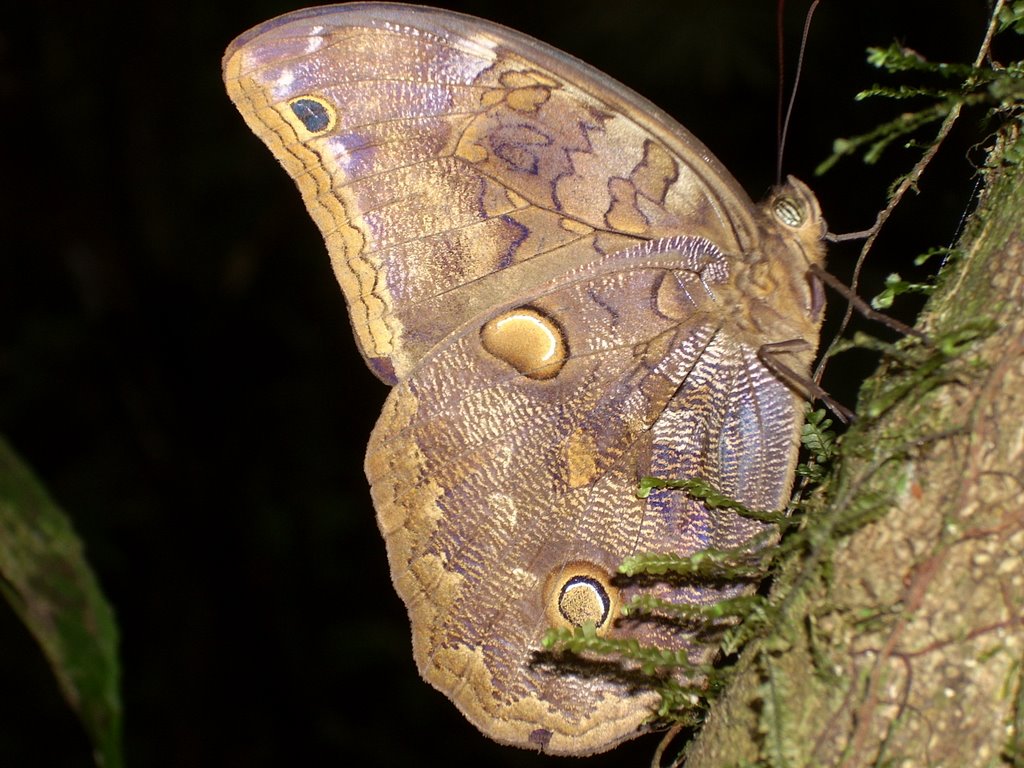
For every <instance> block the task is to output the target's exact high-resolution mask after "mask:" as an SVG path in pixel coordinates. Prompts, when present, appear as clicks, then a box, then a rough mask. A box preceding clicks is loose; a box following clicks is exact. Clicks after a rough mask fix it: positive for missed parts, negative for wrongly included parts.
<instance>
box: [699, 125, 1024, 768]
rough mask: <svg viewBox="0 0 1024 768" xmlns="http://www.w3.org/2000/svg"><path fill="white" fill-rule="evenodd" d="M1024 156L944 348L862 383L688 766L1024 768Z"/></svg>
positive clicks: (1015, 146) (946, 275)
mask: <svg viewBox="0 0 1024 768" xmlns="http://www.w3.org/2000/svg"><path fill="white" fill-rule="evenodd" d="M1021 146H1022V140H1021V137H1020V135H1019V133H1018V127H1017V125H1016V124H1013V125H1011V127H1010V128H1009V129H1007V130H1006V131H1005V132H1004V134H1003V136H1002V137H1001V140H1000V142H999V146H998V147H997V148H996V150H995V151H994V152H993V155H992V162H991V164H990V165H989V167H988V168H987V169H986V170H985V171H984V173H985V180H986V182H987V183H986V191H985V193H984V194H983V197H982V199H981V200H980V202H979V207H978V210H977V212H976V213H975V214H974V216H973V217H972V219H971V221H970V223H969V224H968V227H967V229H966V231H965V233H964V235H963V237H962V239H961V243H960V248H959V250H960V253H959V256H958V257H957V258H956V259H955V260H953V261H952V262H951V263H950V264H949V265H948V266H947V267H946V268H945V269H944V270H943V273H942V275H941V276H940V279H939V286H938V289H937V291H936V292H935V294H934V295H933V296H932V298H931V299H930V301H929V303H928V305H927V306H926V308H925V311H924V312H923V314H922V316H921V318H920V319H919V323H918V327H919V328H920V329H921V330H923V331H925V332H926V333H928V334H929V336H930V337H931V338H932V339H935V340H936V341H937V342H938V344H937V346H938V348H927V347H924V346H922V345H920V344H918V343H916V342H909V343H907V344H905V345H900V353H899V354H900V355H901V360H900V361H897V360H896V359H895V357H890V358H889V359H888V361H887V362H885V363H883V365H882V366H881V368H880V369H879V371H878V372H877V373H876V374H875V375H874V376H873V377H872V378H871V379H870V380H869V381H868V382H867V383H866V384H865V386H864V387H863V389H862V392H861V397H860V404H859V407H858V412H859V413H860V414H861V420H860V421H859V422H858V423H857V424H855V425H854V426H853V428H851V430H850V431H849V432H848V433H847V435H846V436H845V437H844V438H843V441H842V451H841V460H840V461H841V464H840V465H839V466H838V467H837V468H836V471H835V473H834V475H833V479H832V481H831V483H830V484H829V486H828V487H827V488H824V489H822V493H819V494H818V496H817V497H816V499H815V504H814V505H812V506H813V508H812V509H811V511H810V512H809V513H808V515H807V518H806V520H805V528H804V534H805V535H806V541H807V546H806V547H804V548H803V549H802V551H800V552H799V553H797V554H796V555H794V556H793V557H791V558H790V559H789V560H788V561H787V562H785V563H784V564H783V566H782V568H781V570H780V577H779V579H778V581H777V583H776V585H775V587H774V589H773V592H772V602H773V604H774V605H775V606H776V607H777V608H778V620H777V622H776V623H775V624H774V628H773V630H772V631H771V633H770V635H769V636H767V637H765V638H763V639H761V640H759V641H757V642H756V643H753V644H751V645H750V646H749V647H747V648H746V649H745V651H744V653H743V654H742V655H741V658H740V662H739V665H738V674H737V678H736V679H735V682H734V685H732V686H731V687H730V688H729V691H728V692H727V694H726V695H725V696H724V697H723V698H722V699H721V700H719V701H717V702H715V704H714V706H713V708H712V711H711V712H710V714H709V717H708V720H707V723H706V725H705V727H704V729H703V730H702V731H701V733H700V734H699V736H698V738H697V739H696V740H695V741H694V742H693V743H691V745H690V749H689V750H688V751H689V755H688V759H687V761H686V766H687V768H705V767H707V768H712V767H713V768H721V766H736V765H751V764H753V765H767V766H790V767H794V766H846V767H853V766H874V765H886V766H890V765H891V766H958V767H959V766H995V765H1012V766H1021V765H1024V728H1022V726H1024V684H1022V680H1024V665H1022V663H1021V662H1022V649H1024V615H1022V614H1024V494H1022V488H1024V416H1022V414H1024V218H1022V213H1021V212H1022V211H1024V173H1022V170H1021V167H1020V166H1019V165H1013V164H1012V163H1010V162H1008V161H1004V158H1005V157H1009V156H1013V155H1014V154H1016V156H1017V157H1020V153H1021ZM961 331H963V332H964V333H962V334H961V335H960V337H959V341H956V339H957V334H958V332H961ZM972 336H973V338H970V337H972ZM965 337H966V339H967V340H965ZM943 346H947V347H952V349H949V348H947V349H946V350H945V352H943V351H940V349H942V348H943Z"/></svg>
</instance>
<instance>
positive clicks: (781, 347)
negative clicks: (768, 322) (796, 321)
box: [757, 339, 856, 424]
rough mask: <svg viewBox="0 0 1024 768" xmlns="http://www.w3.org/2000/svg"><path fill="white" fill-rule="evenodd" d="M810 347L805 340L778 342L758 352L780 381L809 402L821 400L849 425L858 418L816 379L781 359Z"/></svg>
mask: <svg viewBox="0 0 1024 768" xmlns="http://www.w3.org/2000/svg"><path fill="white" fill-rule="evenodd" d="M810 346H811V345H810V344H809V343H807V342H806V341H804V340H803V339H791V340H789V341H776V342H773V343H771V344H763V345H762V346H761V347H760V348H759V349H758V350H757V358H758V359H759V360H760V361H761V362H762V363H764V366H765V367H766V368H767V369H768V370H770V371H771V372H772V373H773V374H774V375H775V376H776V378H778V379H779V380H780V381H782V382H783V383H785V384H786V385H787V386H789V387H791V388H793V389H795V390H797V391H798V392H799V393H800V394H801V395H803V396H804V397H805V398H807V399H808V400H821V402H823V403H824V404H825V406H826V407H827V408H828V409H829V410H830V411H832V413H834V414H835V415H836V418H838V419H839V420H840V421H841V422H843V423H844V424H849V423H850V422H852V421H853V420H854V419H855V418H856V417H855V416H854V413H853V411H851V410H850V409H849V408H847V407H846V406H844V405H842V404H840V403H839V402H837V401H836V400H834V399H833V398H832V396H831V395H829V394H828V392H826V391H825V390H824V389H822V388H821V386H820V385H819V384H818V382H816V381H815V380H814V379H812V378H810V377H808V376H803V375H801V374H799V373H797V372H796V371H794V370H793V369H792V368H790V367H789V366H788V365H786V364H785V363H783V362H782V361H781V360H780V359H779V355H784V354H790V353H793V352H803V351H806V350H807V349H808V348H810Z"/></svg>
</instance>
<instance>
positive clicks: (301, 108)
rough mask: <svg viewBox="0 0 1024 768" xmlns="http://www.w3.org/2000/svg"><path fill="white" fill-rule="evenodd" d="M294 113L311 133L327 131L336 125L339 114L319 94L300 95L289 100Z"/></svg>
mask: <svg viewBox="0 0 1024 768" xmlns="http://www.w3.org/2000/svg"><path fill="white" fill-rule="evenodd" d="M288 106H289V107H290V108H291V110H292V114H293V115H295V117H297V118H298V120H299V122H300V123H302V125H303V127H304V128H305V129H306V130H307V131H309V132H310V133H313V134H317V133H325V132H327V131H329V130H331V129H332V128H333V127H334V124H335V122H337V119H338V114H337V112H335V111H334V107H332V106H331V105H330V104H328V103H327V102H326V101H324V100H323V99H321V98H320V97H319V96H299V97H297V98H294V99H292V100H290V101H289V102H288Z"/></svg>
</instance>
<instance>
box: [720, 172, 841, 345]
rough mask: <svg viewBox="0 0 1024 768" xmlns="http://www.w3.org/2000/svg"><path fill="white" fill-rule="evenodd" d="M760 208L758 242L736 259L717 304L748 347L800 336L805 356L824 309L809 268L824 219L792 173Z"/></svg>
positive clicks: (819, 259) (820, 259)
mask: <svg viewBox="0 0 1024 768" xmlns="http://www.w3.org/2000/svg"><path fill="white" fill-rule="evenodd" d="M760 210H761V212H762V213H763V221H762V223H761V226H760V238H759V243H758V247H757V248H755V249H753V250H752V251H751V252H750V253H747V254H745V258H743V259H738V260H737V261H736V267H735V273H734V277H733V280H732V281H731V284H730V285H729V286H728V288H727V289H726V291H725V292H723V295H722V296H721V298H722V303H723V305H724V306H726V307H728V308H729V311H730V312H732V313H733V314H732V315H731V318H730V323H731V325H732V327H733V328H735V329H736V330H737V331H738V332H739V333H740V335H741V336H744V337H746V340H747V341H748V342H749V343H750V344H751V345H752V346H755V347H756V346H759V345H763V344H771V343H781V342H789V341H793V340H797V339H800V340H804V341H808V342H809V349H808V356H809V355H810V354H811V353H812V352H813V349H814V347H815V346H816V342H817V335H818V329H819V327H820V325H821V320H822V310H823V308H824V298H823V295H822V288H821V283H820V281H819V280H818V279H817V278H816V277H814V276H813V274H812V272H811V267H812V266H820V265H822V264H823V263H824V260H825V247H824V240H823V238H824V234H825V232H826V225H825V220H824V218H823V217H822V215H821V209H820V207H819V205H818V201H817V199H816V198H815V197H814V194H813V193H812V192H811V191H810V189H809V188H808V187H807V186H806V185H805V184H804V183H803V182H801V181H799V180H798V179H795V178H793V177H789V179H787V182H786V183H785V184H782V185H780V186H779V187H776V188H775V189H774V190H773V191H772V193H771V194H770V195H769V197H768V199H767V200H766V201H765V202H764V203H763V204H762V205H761V207H760ZM729 292H733V295H729Z"/></svg>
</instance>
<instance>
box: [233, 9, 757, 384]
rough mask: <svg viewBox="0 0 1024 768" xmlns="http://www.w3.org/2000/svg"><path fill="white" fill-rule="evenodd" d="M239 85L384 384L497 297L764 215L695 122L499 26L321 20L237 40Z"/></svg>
mask: <svg viewBox="0 0 1024 768" xmlns="http://www.w3.org/2000/svg"><path fill="white" fill-rule="evenodd" d="M224 78H225V82H226V84H227V88H228V93H229V94H230V96H231V98H232V100H233V101H234V102H235V104H236V105H237V106H238V108H239V110H240V111H241V113H242V115H243V117H244V118H245V120H246V122H247V123H248V124H249V126H250V127H251V128H252V130H253V131H254V132H255V133H256V134H257V135H258V136H259V137H260V138H261V139H263V141H264V142H266V144H267V145H268V146H269V147H270V149H271V151H273V153H274V155H275V156H276V157H277V159H278V160H279V161H280V162H281V164H282V165H283V166H284V167H285V169H286V170H287V171H288V173H289V174H290V175H291V176H292V177H293V178H294V179H295V181H296V182H297V184H298V186H299V189H300V191H301V192H302V196H303V199H304V200H305V202H306V206H307V207H308V208H309V210H310V213H311V214H312V215H313V218H314V219H315V220H316V223H317V225H318V226H319V227H320V229H321V231H322V232H323V234H324V238H325V240H326V242H327V247H328V250H329V252H330V255H331V261H332V264H333V266H334V270H335V273H336V275H337V277H338V281H339V283H340V284H341V287H342V290H343V291H344V293H345V298H346V300H347V302H348V305H349V310H350V313H351V318H352V325H353V328H354V330H355V335H356V338H357V340H358V342H359V345H360V348H361V350H362V352H363V355H364V357H365V358H366V360H367V362H368V363H369V365H370V367H371V369H373V370H374V371H375V372H377V373H378V375H380V376H381V377H382V378H383V379H384V380H385V381H387V383H394V382H395V381H396V380H398V379H400V378H402V377H403V376H405V375H406V374H407V373H408V372H409V371H410V370H411V369H412V368H413V366H414V365H415V364H416V361H417V360H418V359H419V358H420V357H421V356H422V355H423V354H424V353H425V352H426V351H427V350H428V349H430V348H431V347H432V346H433V345H434V344H436V343H437V342H438V341H440V340H441V339H443V338H444V337H445V336H446V335H447V334H448V333H449V332H450V331H451V330H453V329H454V328H457V327H459V325H461V324H462V323H463V322H465V321H466V320H468V319H469V318H472V317H475V316H477V315H478V314H480V313H481V312H482V311H483V310H485V309H486V308H487V306H488V305H489V303H490V302H491V301H492V298H491V297H492V296H494V295H496V294H497V295H502V294H507V293H510V292H520V293H522V292H524V291H528V290H529V289H530V286H532V285H538V284H540V283H542V282H544V281H545V280H546V279H548V278H550V277H551V276H553V275H555V274H558V273H560V272H562V271H564V270H565V269H566V268H567V267H568V266H572V265H573V264H580V263H584V262H587V261H590V260H592V259H593V258H595V257H596V256H599V255H601V254H603V253H611V252H614V251H618V250H622V249H623V248H627V247H629V246H630V245H634V244H636V243H638V242H640V241H642V240H644V239H650V238H654V237H661V236H670V235H673V234H678V233H680V232H687V233H690V234H694V235H701V236H705V237H707V238H709V239H711V240H712V241H713V242H716V243H718V244H719V246H720V247H722V248H723V249H724V250H726V251H727V252H733V253H740V252H742V251H744V250H748V249H749V248H750V247H751V245H752V244H753V242H754V241H755V239H756V233H755V230H756V227H755V224H754V222H753V220H752V217H751V216H750V214H749V213H748V211H750V210H751V204H750V201H749V199H748V198H747V197H746V195H745V194H744V192H743V191H742V190H741V189H740V188H739V186H738V185H737V184H736V183H735V181H733V179H732V177H731V176H730V175H729V174H728V172H727V171H725V169H724V168H722V167H721V166H720V164H719V163H718V162H717V161H716V160H715V159H714V157H713V156H712V155H711V153H710V152H709V151H708V150H707V149H706V148H705V147H704V146H703V145H702V144H700V142H698V141H697V140H696V139H695V138H694V137H693V136H692V135H690V133H689V132H687V131H686V130H685V129H684V128H683V127H682V126H680V125H678V123H676V122H675V121H673V120H672V119H671V118H669V117H667V116H666V115H664V114H663V113H661V112H660V111H658V110H657V108H655V107H654V106H653V105H651V104H649V103H648V102H646V101H645V100H643V99H641V98H640V97H639V96H637V95H636V94H634V93H632V92H631V91H629V90H628V89H626V88H624V87H622V86H619V85H617V84H615V83H613V82H612V81H610V80H609V79H608V78H605V77H604V76H603V75H601V74H600V73H599V72H597V71H596V70H594V69H592V68H591V67H589V66H587V65H586V64H583V63H582V62H580V61H578V60H576V59H573V58H571V57H569V56H567V55H565V54H563V53H561V52H559V51H557V50H555V49H553V48H551V47H549V46H546V45H543V44H541V43H539V42H537V41H535V40H533V39H531V38H528V37H526V36H525V35H521V34H518V33H516V32H513V31H512V30H509V29H506V28H504V27H501V26H499V25H496V24H490V23H488V22H484V21H481V20H478V19H472V18H470V17H468V16H462V15H459V14H453V13H447V12H442V11H438V10H434V9H427V8H413V7H410V6H397V5H389V4H377V3H366V4H362V3H355V4H352V5H344V6H327V7H323V8H315V9H309V10H306V11H299V12H296V13H293V14H288V15H286V16H282V17H280V18H277V19H274V20H272V21H269V22H267V23H265V24H263V25H261V26H258V27H256V28H255V29H253V30H250V31H249V32H248V33H246V34H244V35H242V36H241V37H240V38H238V39H237V40H236V41H234V42H233V43H232V44H231V46H230V47H229V48H228V51H227V53H226V54H225V57H224Z"/></svg>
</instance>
